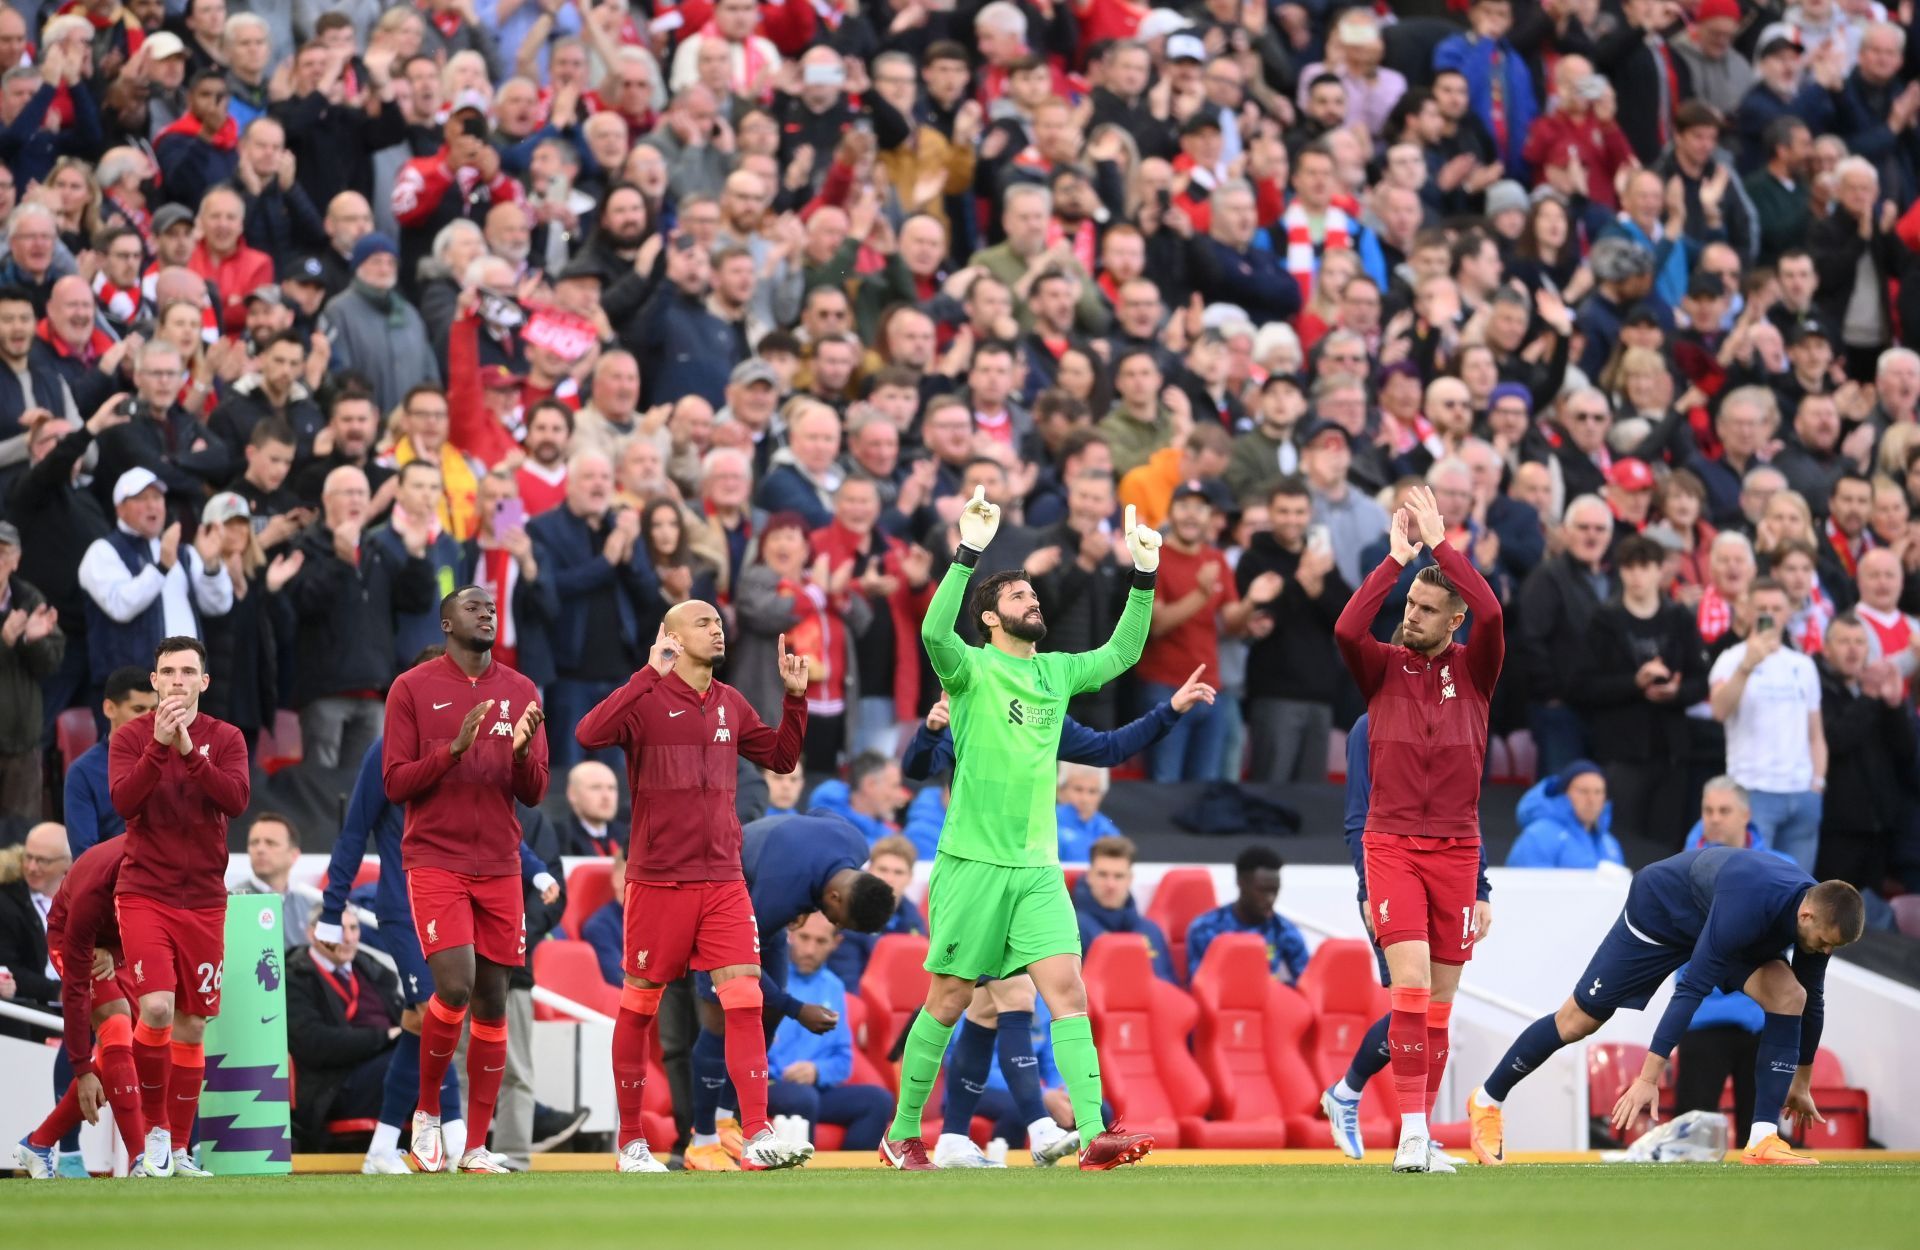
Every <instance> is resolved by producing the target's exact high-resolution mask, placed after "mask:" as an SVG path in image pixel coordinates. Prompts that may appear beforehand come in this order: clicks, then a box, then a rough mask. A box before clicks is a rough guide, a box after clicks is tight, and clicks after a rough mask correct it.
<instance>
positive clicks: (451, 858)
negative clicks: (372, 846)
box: [381, 586, 547, 1173]
mask: <svg viewBox="0 0 1920 1250" xmlns="http://www.w3.org/2000/svg"><path fill="white" fill-rule="evenodd" d="M498 625H499V608H498V606H497V604H496V603H495V602H494V597H493V593H492V592H491V591H489V590H487V589H485V588H484V587H480V586H465V587H462V588H461V589H459V590H456V591H454V592H453V593H452V594H450V595H448V596H447V597H446V598H444V599H442V600H441V601H440V629H441V631H442V632H443V633H445V634H446V637H447V653H446V654H445V655H444V656H442V657H440V658H439V659H437V660H430V661H428V662H427V663H425V664H422V665H419V666H418V667H416V668H413V669H409V670H408V671H407V672H405V673H402V674H401V675H400V677H399V678H398V679H397V680H396V681H395V682H394V683H393V689H392V691H391V692H390V693H389V694H388V695H387V722H386V739H385V747H384V753H383V756H382V759H381V772H382V776H383V779H384V780H385V783H386V788H387V797H388V798H389V799H390V800H392V801H393V802H395V803H400V804H404V805H405V806H406V810H407V814H406V819H405V824H404V827H403V830H402V832H401V836H400V848H401V857H402V859H403V860H404V862H405V865H406V870H407V894H408V897H409V898H411V899H412V902H413V924H414V931H415V933H416V934H417V935H418V937H419V939H420V949H421V950H422V951H424V952H426V956H427V967H428V969H429V970H430V971H431V972H432V973H433V985H434V991H433V996H432V997H431V998H429V999H428V1000H427V1004H426V1009H425V1010H424V1011H423V1012H422V1013H421V1022H420V1106H419V1109H418V1110H417V1111H415V1112H414V1114H413V1140H412V1154H413V1159H414V1162H415V1164H417V1165H418V1166H419V1168H420V1170H421V1171H423V1172H439V1171H442V1170H444V1169H445V1168H446V1165H447V1157H446V1143H445V1141H444V1140H443V1139H442V1137H441V1134H440V1084H441V1080H442V1078H443V1077H445V1075H446V1072H447V1065H448V1064H449V1063H450V1062H451V1061H452V1058H453V1052H454V1049H455V1048H456V1047H457V1046H458V1045H459V1043H460V1028H461V1025H462V1024H463V1023H464V1022H465V1020H466V1017H467V1011H468V1007H469V1005H471V1007H472V1011H473V1023H472V1028H471V1037H470V1038H469V1040H468V1043H467V1101H468V1108H467V1134H468V1135H467V1150H466V1153H465V1154H463V1155H461V1156H460V1160H459V1163H458V1164H457V1165H456V1167H457V1169H458V1170H459V1171H462V1172H496V1173H497V1172H506V1171H509V1170H510V1169H509V1168H508V1167H507V1160H506V1156H505V1155H501V1154H497V1153H495V1152H493V1151H491V1150H488V1149H487V1129H488V1127H489V1126H490V1124H491V1122H492V1120H493V1107H494V1103H495V1101H496V1100H497V1099H498V1098H499V1095H500V1081H501V1077H502V1075H503V1074H504V1073H505V1071H506V1063H507V978H508V976H509V975H510V974H511V973H512V971H513V969H515V968H518V967H524V966H525V965H526V962H527V930H526V912H525V893H524V891H523V890H522V888H521V882H520V842H521V834H520V817H519V813H518V812H517V810H516V809H515V807H514V802H515V800H518V801H519V802H522V803H525V804H526V805H527V806H529V807H534V806H537V805H538V804H539V802H540V800H541V799H542V798H544V797H545V796H546V793H547V739H546V735H545V734H543V733H541V732H540V724H541V721H542V720H543V719H544V718H545V714H544V713H543V712H542V711H541V709H540V704H539V703H538V701H537V700H538V698H539V693H540V692H539V691H538V690H536V689H535V688H534V685H533V683H532V682H530V681H528V680H527V679H526V678H525V677H522V676H521V675H520V674H519V673H516V672H514V671H513V670H512V669H510V668H508V667H507V666H506V665H504V664H495V663H494V662H493V643H494V637H495V633H496V631H497V629H498ZM475 699H478V700H479V702H475V701H474V700H475ZM516 709H518V711H517V714H516ZM516 716H517V718H516Z"/></svg>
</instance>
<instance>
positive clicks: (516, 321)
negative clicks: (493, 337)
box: [480, 291, 527, 331]
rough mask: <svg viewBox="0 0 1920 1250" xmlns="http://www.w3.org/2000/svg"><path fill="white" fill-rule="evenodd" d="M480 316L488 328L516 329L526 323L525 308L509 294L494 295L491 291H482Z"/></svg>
mask: <svg viewBox="0 0 1920 1250" xmlns="http://www.w3.org/2000/svg"><path fill="white" fill-rule="evenodd" d="M480 316H481V318H482V319H483V320H484V321H485V322H486V323H487V326H488V327H489V328H490V329H494V330H500V331H506V330H517V329H519V328H520V327H521V326H522V325H524V324H525V323H526V320H527V310H526V309H524V308H522V307H521V306H520V303H519V301H517V300H515V299H514V298H513V297H512V296H510V295H496V294H494V293H493V292H492V291H482V292H481V293H480Z"/></svg>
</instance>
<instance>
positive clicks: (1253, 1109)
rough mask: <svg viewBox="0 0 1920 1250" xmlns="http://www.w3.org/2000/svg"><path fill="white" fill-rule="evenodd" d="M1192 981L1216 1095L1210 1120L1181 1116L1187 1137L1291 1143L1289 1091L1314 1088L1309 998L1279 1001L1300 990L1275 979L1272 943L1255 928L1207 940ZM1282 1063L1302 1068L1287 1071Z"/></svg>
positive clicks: (1244, 1145)
mask: <svg viewBox="0 0 1920 1250" xmlns="http://www.w3.org/2000/svg"><path fill="white" fill-rule="evenodd" d="M1191 988H1192V994H1193V1001H1194V1005H1195V1006H1196V1007H1198V1008H1199V1011H1200V1022H1199V1027H1198V1028H1196V1029H1195V1030H1194V1035H1193V1056H1194V1058H1195V1059H1196V1060H1197V1061H1198V1062H1199V1065H1200V1070H1201V1071H1202V1072H1204V1073H1205V1074H1206V1077H1207V1080H1208V1082H1209V1083H1210V1084H1211V1085H1212V1086H1213V1101H1212V1103H1211V1104H1210V1105H1209V1107H1208V1115H1209V1116H1210V1117H1211V1119H1209V1120H1208V1121H1206V1122H1205V1123H1196V1122H1194V1121H1192V1120H1188V1119H1182V1120H1181V1122H1180V1135H1181V1140H1182V1143H1183V1144H1185V1145H1188V1146H1203V1147H1219V1148H1228V1149H1233V1148H1238V1149H1265V1150H1278V1149H1280V1148H1282V1147H1284V1146H1286V1145H1287V1144H1288V1140H1289V1136H1290V1133H1289V1127H1288V1123H1287V1111H1288V1106H1287V1101H1286V1100H1285V1099H1284V1098H1283V1093H1295V1092H1296V1091H1297V1090H1298V1088H1299V1087H1301V1086H1305V1087H1306V1089H1307V1091H1308V1094H1307V1096H1308V1097H1312V1096H1313V1094H1312V1086H1313V1075H1312V1073H1311V1072H1310V1071H1307V1070H1306V1066H1305V1060H1304V1056H1303V1047H1302V1046H1301V1041H1302V1039H1303V1038H1304V1037H1305V1035H1306V1032H1307V1030H1308V1029H1309V1028H1310V1027H1312V1024H1313V1016H1312V1013H1311V1011H1309V1010H1307V1009H1306V1008H1305V1006H1304V1003H1300V1004H1283V1003H1282V1002H1281V1001H1280V1000H1281V999H1282V998H1285V997H1292V998H1299V994H1298V993H1297V992H1296V991H1294V990H1292V989H1290V988H1288V987H1287V986H1284V985H1281V984H1279V983H1278V982H1276V981H1275V980H1274V979H1273V976H1272V974H1271V973H1270V972H1269V971H1268V970H1267V946H1266V943H1265V941H1263V940H1262V939H1261V938H1260V937H1259V936H1258V935H1256V934H1252V933H1229V934H1225V935H1223V936H1222V937H1220V938H1219V939H1218V940H1216V941H1215V942H1214V943H1213V945H1211V946H1209V947H1208V948H1207V957H1206V958H1205V959H1204V960H1202V961H1201V963H1200V966H1199V967H1198V968H1196V969H1194V971H1193V984H1192V987H1191ZM1282 1068H1289V1069H1295V1070H1297V1071H1295V1072H1293V1073H1291V1074H1290V1076H1289V1077H1288V1078H1283V1077H1282V1075H1281V1069H1282ZM1297 1100H1298V1098H1297V1094H1296V1098H1295V1099H1294V1101H1297Z"/></svg>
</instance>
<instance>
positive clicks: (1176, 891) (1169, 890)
mask: <svg viewBox="0 0 1920 1250" xmlns="http://www.w3.org/2000/svg"><path fill="white" fill-rule="evenodd" d="M1219 905H1220V900H1219V896H1218V895H1216V894H1215V893H1214V891H1213V874H1212V873H1211V872H1209V871H1208V870H1207V869H1205V868H1191V867H1189V868H1169V869H1168V870H1167V872H1166V875H1165V876H1163V877H1161V878H1160V884H1159V885H1157V886H1155V887H1154V888H1153V898H1152V900H1151V901H1150V902H1149V903H1148V904H1147V919H1149V920H1151V921H1153V922H1154V923H1155V924H1157V925H1159V926H1160V931H1161V932H1162V933H1164V934H1166V935H1167V944H1168V946H1169V947H1171V948H1172V951H1171V953H1172V956H1173V974H1174V975H1175V976H1177V977H1179V978H1180V982H1181V984H1183V985H1184V984H1185V983H1186V980H1187V926H1188V925H1190V924H1192V923H1193V918H1194V917H1195V916H1198V915H1199V914H1200V913H1202V912H1208V911H1212V910H1213V909H1214V908H1216V907H1218V906H1219Z"/></svg>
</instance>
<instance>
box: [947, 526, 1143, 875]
mask: <svg viewBox="0 0 1920 1250" xmlns="http://www.w3.org/2000/svg"><path fill="white" fill-rule="evenodd" d="M955 554H956V557H957V558H956V559H955V560H954V562H953V563H952V564H951V565H949V566H948V568H947V574H946V576H945V577H944V578H942V579H941V581H940V589H939V590H938V591H937V592H936V593H935V594H934V596H933V603H932V604H931V605H930V606H929V607H928V609H927V615H926V619H925V620H924V621H923V622H922V623H921V625H920V637H921V640H922V641H924V642H925V643H926V645H927V654H928V656H929V657H930V658H931V659H932V661H933V671H934V672H935V673H937V674H939V677H940V684H941V685H942V686H944V687H945V688H946V691H947V695H948V709H949V714H950V717H951V722H952V729H953V753H954V770H953V771H954V775H953V795H952V797H951V799H950V800H949V801H948V803H947V818H946V822H945V824H943V825H942V826H941V830H940V854H942V855H956V856H959V857H960V858H962V859H973V860H980V861H983V862H985V863H989V864H1001V865H1004V866H1006V867H1009V868H1037V867H1042V866H1045V865H1048V864H1058V863H1059V862H1060V837H1059V832H1058V829H1059V819H1058V813H1057V811H1056V808H1055V805H1054V793H1055V790H1056V788H1057V784H1056V779H1057V775H1058V764H1057V760H1058V756H1059V753H1060V727H1061V723H1062V719H1063V718H1064V717H1065V716H1066V714H1067V700H1068V699H1071V698H1072V697H1073V696H1075V695H1077V694H1084V693H1086V692H1087V691H1089V690H1098V689H1099V688H1100V687H1102V686H1104V685H1106V684H1107V683H1108V682H1110V681H1112V680H1113V679H1114V678H1116V677H1118V676H1119V675H1120V674H1122V673H1124V672H1126V671H1127V670H1128V669H1129V668H1131V667H1133V665H1134V664H1135V663H1137V662H1138V661H1139V659H1140V650H1141V648H1142V647H1144V646H1146V643H1147V624H1148V622H1149V621H1150V620H1151V619H1152V616H1153V589H1152V585H1151V577H1150V576H1149V575H1144V574H1138V573H1136V574H1135V575H1134V579H1135V585H1134V587H1133V589H1131V590H1130V591H1128V592H1127V607H1126V611H1125V612H1123V613H1121V615H1120V620H1119V623H1118V624H1116V625H1115V626H1114V630H1113V637H1111V638H1109V639H1108V640H1107V642H1106V644H1105V645H1104V646H1102V647H1100V648H1099V649H1098V650H1094V651H1087V652H1081V653H1078V654H1069V653H1066V652H1058V651H1054V652H1047V653H1044V654H1041V655H1035V656H1033V657H1032V658H1030V659H1018V658H1016V657H1014V656H1011V655H1008V654H1007V653H1006V652H1004V651H1002V650H1000V649H999V648H998V647H994V646H991V645H988V646H983V647H972V646H968V645H967V644H966V643H965V642H964V641H962V639H961V638H960V636H959V635H958V634H957V633H955V632H954V628H953V623H954V621H955V619H957V618H958V616H959V613H960V606H961V603H962V602H963V601H964V600H965V598H966V593H967V582H968V580H969V579H970V577H971V576H972V573H973V570H972V567H971V565H972V563H973V559H974V558H975V557H974V556H973V554H972V553H971V552H970V551H968V550H967V549H966V548H961V549H960V551H958V552H956V553H955ZM963 558H964V560H965V562H964V563H963V562H962V559H963ZM1141 582H1146V583H1147V584H1146V585H1141V584H1140V583H1141Z"/></svg>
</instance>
